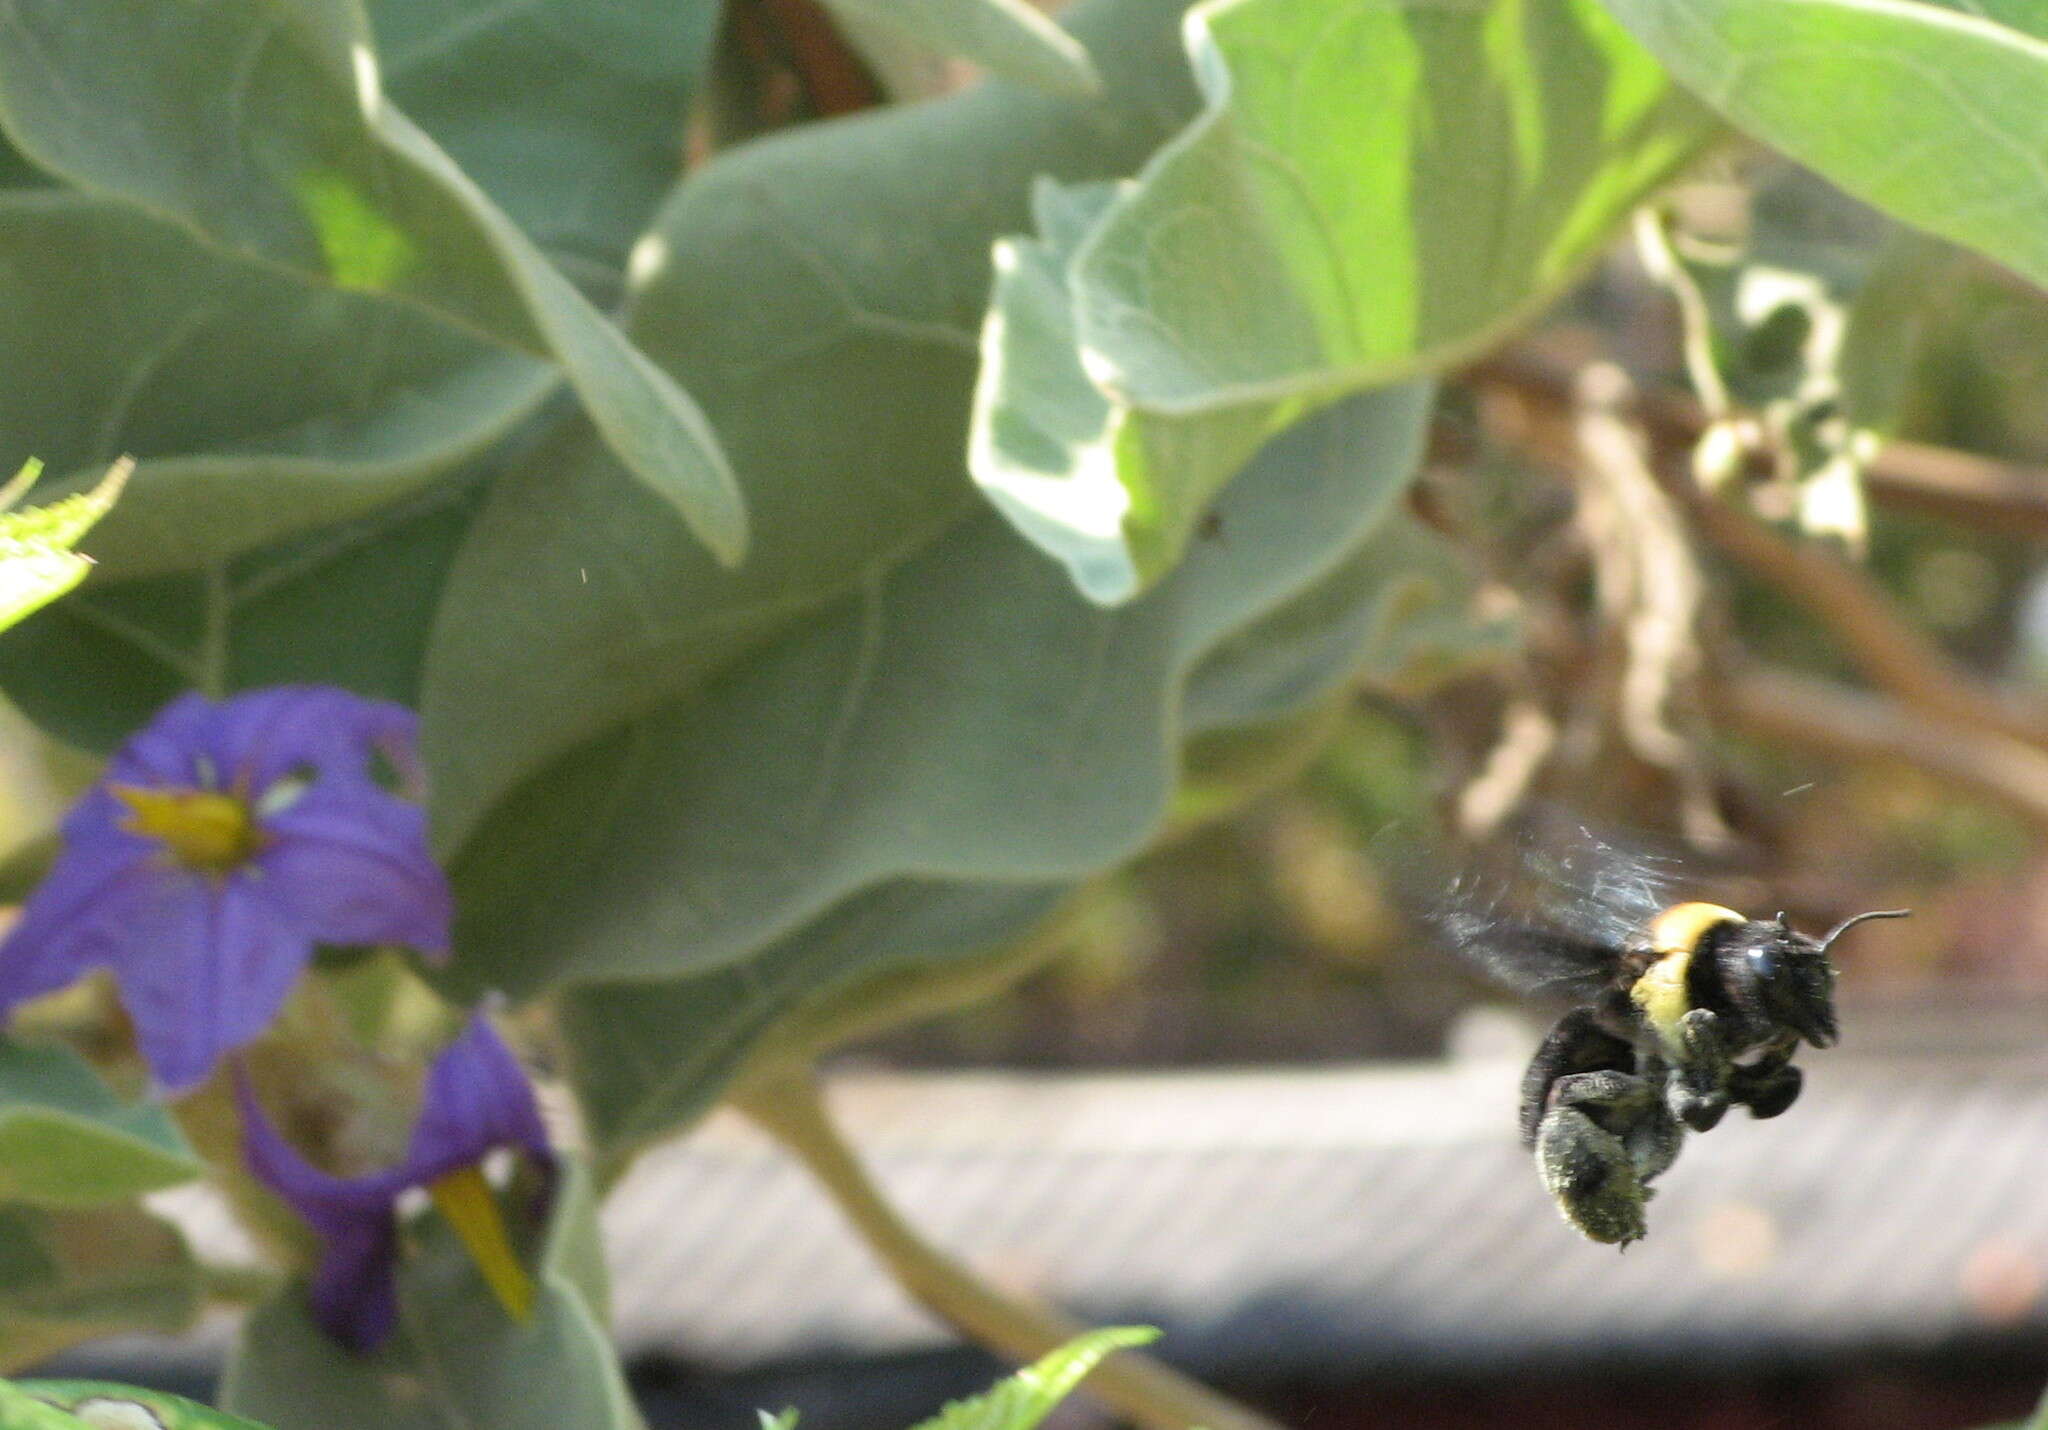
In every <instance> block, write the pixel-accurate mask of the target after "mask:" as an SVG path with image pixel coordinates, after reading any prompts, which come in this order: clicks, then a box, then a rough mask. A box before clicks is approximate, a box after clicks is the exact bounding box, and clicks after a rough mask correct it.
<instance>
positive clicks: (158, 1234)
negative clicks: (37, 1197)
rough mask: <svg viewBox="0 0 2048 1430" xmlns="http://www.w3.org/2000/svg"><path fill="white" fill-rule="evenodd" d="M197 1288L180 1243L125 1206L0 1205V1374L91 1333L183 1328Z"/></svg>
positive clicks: (195, 1269)
mask: <svg viewBox="0 0 2048 1430" xmlns="http://www.w3.org/2000/svg"><path fill="white" fill-rule="evenodd" d="M199 1290H200V1287H199V1268H198V1266H197V1264H196V1263H195V1262H194V1261H193V1260H192V1258H191V1255H190V1253H188V1252H187V1251H186V1249H185V1242H184V1238H182V1237H181V1236H179V1235H178V1233H177V1232H176V1231H175V1230H173V1229H172V1228H171V1227H169V1226H167V1225H166V1224H165V1223H163V1222H161V1221H158V1220H157V1219H156V1218H155V1217H152V1216H149V1215H148V1214H146V1213H144V1212H142V1211H139V1210H137V1209H136V1208H134V1207H97V1208H94V1209H92V1210H90V1211H49V1210H44V1209H42V1208H39V1207H24V1206H8V1205H0V1371H6V1370H13V1369H20V1368H21V1367H23V1366H28V1365H33V1364H35V1363H36V1362H38V1361H41V1360H44V1359H46V1358H48V1357H49V1356H52V1355H54V1354H56V1353H57V1352H58V1351H60V1350H63V1349H64V1348H65V1347H67V1346H72V1345H76V1344H78V1343H79V1342H80V1341H86V1340H91V1339H93V1338H94V1337H96V1336H107V1335H114V1334H117V1333H120V1332H125V1331H157V1332H162V1333H166V1334H168V1333H171V1332H176V1331H180V1330H183V1329H184V1328H185V1327H186V1326H187V1325H189V1324H190V1323H191V1321H192V1318H193V1317H194V1316H195V1315H197V1314H198V1311H199V1300H200V1297H199Z"/></svg>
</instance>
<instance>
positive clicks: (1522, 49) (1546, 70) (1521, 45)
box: [1073, 0, 1711, 412]
mask: <svg viewBox="0 0 2048 1430" xmlns="http://www.w3.org/2000/svg"><path fill="white" fill-rule="evenodd" d="M1188 36H1189V46H1190V49H1191V50H1192V52H1193V57H1194V64H1195V73H1196V75H1197V77H1198V78H1199V80H1200V82H1201V84H1202V87H1203V92H1204V98H1205V100H1206V101H1207V110H1206V112H1205V113H1204V115H1203V116H1202V118H1201V119H1200V120H1199V121H1198V122H1197V123H1196V124H1195V125H1194V126H1192V127H1191V128H1190V129H1189V130H1188V131H1187V132H1186V133H1185V134H1183V135H1182V136H1181V137H1180V138H1179V139H1177V140H1176V141H1175V142H1174V143H1173V144H1172V145H1170V146H1169V147H1168V148H1167V149H1166V150H1165V151H1163V152H1162V153H1161V154H1160V155H1159V157H1158V158H1157V159H1155V160H1154V161H1153V162H1152V163H1151V164H1149V165H1147V166H1146V169H1145V172H1144V174H1143V175H1142V176H1141V177H1140V178H1139V180H1138V182H1137V184H1136V185H1135V186H1134V187H1133V188H1132V189H1131V190H1130V192H1129V193H1128V194H1127V195H1126V196H1125V197H1124V198H1123V199H1121V200H1120V201H1119V203H1118V204H1117V206H1116V207H1115V208H1114V209H1113V210H1112V211H1111V212H1110V213H1109V215H1108V216H1107V217H1106V218H1105V219H1103V220H1102V222H1101V223H1100V224H1098V225H1097V226H1096V228H1095V229H1094V231H1093V232H1092V233H1091V234H1090V236H1089V238H1088V240H1087V242H1086V243H1085V244H1084V245H1083V248H1082V251H1081V253H1080V254H1079V255H1078V256H1077V258H1076V260H1075V264H1074V275H1073V277H1074V285H1075V288H1076V290H1077V294H1078V322H1079V328H1080V334H1081V344H1082V347H1083V348H1084V350H1086V351H1087V352H1088V354H1089V361H1090V365H1091V369H1092V370H1093V371H1094V373H1095V374H1096V376H1097V378H1098V380H1099V381H1101V382H1102V383H1103V384H1104V386H1106V387H1108V388H1109V389H1111V390H1112V391H1114V392H1116V393H1117V394H1118V395H1119V396H1121V397H1122V398H1124V399H1125V400H1127V401H1129V402H1131V403H1134V404H1136V405H1139V406H1144V407H1153V408H1158V409H1160V410H1162V411H1169V412H1184V411H1189V410H1198V409H1206V408H1209V407H1212V406H1215V405H1217V404H1218V403H1219V402H1225V401H1233V400H1234V401H1243V400H1246V399H1248V398H1253V397H1275V396H1283V395H1297V394H1316V393H1327V392H1330V391H1333V390H1342V389H1344V388H1347V387H1354V386H1357V385H1359V384H1362V383H1370V382H1384V381H1387V380H1389V379H1392V378H1398V377H1404V376H1408V375H1411V374H1413V373H1414V372H1416V371H1417V370H1418V369H1422V368H1436V367H1441V366H1443V365H1444V364H1445V363H1447V362H1449V361H1451V360H1453V359H1454V358H1456V357H1457V356H1459V355H1461V354H1465V353H1469V352H1470V351H1472V350H1473V349H1474V348H1475V347H1479V346H1482V345H1484V344H1485V343H1487V342H1489V341H1491V340H1493V339H1494V338H1495V337H1497V336H1498V335H1499V334H1500V333H1501V332H1502V331H1503V330H1504V329H1505V328H1507V327H1508V326H1510V325H1512V324H1514V323H1516V322H1519V321H1522V320H1524V319H1526V318H1527V317H1528V316H1529V315H1530V314H1531V313H1533V312H1534V311H1535V309H1536V308H1538V307H1540V306H1541V305H1542V304H1543V303H1545V302H1547V301H1549V299H1550V298H1551V297H1552V296H1554V295H1555V294H1556V292H1557V291H1558V289H1559V287H1560V286H1561V285H1563V284H1564V283H1565V282H1566V281H1568V280H1569V279H1570V278H1571V277H1573V276H1574V275H1575V274H1576V273H1577V272H1578V271H1579V270H1580V268H1581V267H1583V265H1584V264H1585V262H1586V260H1587V259H1588V258H1590V257H1591V256H1592V255H1593V254H1595V253H1596V252H1598V251H1599V249H1600V248H1601V247H1602V246H1603V245H1604V244H1605V243H1606V241H1607V237H1608V235H1609V233H1610V231H1611V230H1612V228H1613V226H1614V224H1615V223H1616V221H1617V220H1619V219H1620V218H1622V217H1623V216H1624V215H1625V214H1626V213H1627V212H1628V211H1629V209H1630V208H1632V207H1633V206H1634V205H1635V204H1636V203H1637V202H1638V201H1639V200H1640V199H1641V198H1642V196H1643V194H1644V193H1645V191H1646V190H1648V189H1649V188H1650V187H1652V186H1653V185H1655V184H1657V183H1658V182H1660V181H1661V180H1663V179H1664V178H1666V177H1667V176H1668V175H1670V173H1671V172H1672V171H1673V170H1674V169H1675V168H1676V167H1677V166H1678V165H1679V164H1680V163H1682V162H1683V161H1684V160H1685V159H1687V158H1688V157H1690V156H1691V155H1692V154H1693V153H1694V152H1695V151H1696V150H1697V149H1698V148H1699V146H1700V144H1701V142H1702V141H1703V140H1704V139H1705V138H1706V137H1707V136H1708V135H1709V133H1710V132H1711V123H1710V120H1709V119H1708V117H1707V115H1706V114H1705V112H1704V111H1702V110H1701V109H1700V107H1699V106H1698V105H1697V104H1695V103H1693V102H1692V101H1691V100H1690V99H1688V98H1687V97H1686V96H1684V95H1683V94H1682V93H1680V92H1678V91H1676V90H1674V89H1673V88H1672V87H1671V86H1670V85H1669V83H1668V82H1667V81H1666V80H1665V79H1664V76H1663V73H1662V71H1661V70H1660V69H1659V67H1658V65H1657V63H1656V61H1655V60H1653V59H1652V58H1651V57H1650V56H1649V55H1647V54H1646V53H1644V52H1643V51H1642V50H1641V49H1640V48H1638V47H1637V45H1636V44H1635V43H1634V41H1632V40H1631V39H1630V38H1629V37H1628V36H1627V35H1626V34H1625V33H1624V32H1623V31H1622V30H1621V29H1620V27H1619V26H1617V25H1616V24H1615V23H1614V22H1613V21H1612V20H1611V19H1609V18H1608V17H1607V15H1606V14H1605V13H1604V12H1603V11H1602V10H1601V9H1600V7H1599V5H1598V4H1597V3H1595V0H1484V3H1477V4H1469V5H1442V4H1435V3H1426V0H1417V2H1416V3H1395V4H1390V3H1387V0H1227V2H1226V3H1222V4H1214V5H1209V6H1205V7H1203V8H1202V9H1200V10H1197V11H1196V12H1194V14H1193V16H1192V17H1191V20H1190V24H1189V28H1188Z"/></svg>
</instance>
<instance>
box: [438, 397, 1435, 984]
mask: <svg viewBox="0 0 2048 1430" xmlns="http://www.w3.org/2000/svg"><path fill="white" fill-rule="evenodd" d="M1427 406H1428V394H1427V393H1426V392H1425V391H1422V390H1420V389H1416V388H1402V389H1391V390H1388V391H1386V392H1381V393H1373V394H1365V395H1362V396H1361V397H1359V398H1356V399H1352V400H1350V401H1348V402H1347V403H1344V404H1341V405H1339V406H1337V407H1334V408H1331V409H1328V410H1327V411H1326V412H1325V413H1323V414H1321V415H1320V416H1319V417H1318V418H1317V419H1315V420H1313V421H1311V422H1309V423H1304V424H1302V425H1300V426H1297V427H1296V428H1294V429H1291V430H1290V431H1289V432H1287V433H1285V434H1283V435H1282V436H1281V437H1280V438H1278V439H1276V440H1275V442H1274V443H1272V444H1271V445H1269V446H1268V448H1267V449H1266V451H1265V452H1264V453H1262V454H1261V456H1260V457H1259V458H1258V459H1256V460H1255V461H1254V462H1253V464H1252V465H1251V466H1250V467H1249V468H1248V469H1247V470H1246V472H1245V474H1244V475H1243V476H1241V477H1240V478H1239V479H1238V482H1237V483H1236V484H1234V485H1233V487H1232V489H1231V491H1230V492H1229V493H1228V494H1227V495H1226V498H1225V500H1224V502H1223V503H1222V504H1221V505H1220V506H1219V511H1221V512H1222V513H1223V519H1224V522H1225V529H1226V530H1227V532H1228V538H1227V539H1226V540H1223V541H1218V542H1214V543H1211V544H1210V546H1209V547H1208V548H1207V549H1206V550H1205V552H1204V553H1203V555H1204V559H1203V560H1201V561H1199V562H1192V561H1191V562H1189V563H1185V564H1184V566H1183V568H1182V569H1181V570H1180V571H1177V572H1175V574H1174V577H1173V578H1172V579H1171V580H1169V581H1167V582H1163V583H1161V585H1160V586H1159V588H1157V589H1156V590H1155V591H1154V592H1152V593H1151V594H1150V595H1149V596H1148V597H1146V598H1145V599H1144V600H1141V601H1136V602H1133V603H1131V604H1130V605H1128V606H1125V607H1122V608H1120V609H1119V610H1117V611H1115V612H1104V611H1102V610H1100V609H1098V608H1095V607H1093V606H1090V605H1089V604H1088V603H1086V602H1085V601H1082V600H1081V599H1080V598H1078V597H1077V596H1076V595H1075V594H1074V593H1073V591H1072V589H1071V587H1069V586H1068V585H1067V583H1066V582H1065V580H1064V579H1063V578H1062V577H1061V575H1060V573H1059V572H1058V570H1057V569H1056V568H1054V567H1052V566H1051V565H1050V564H1049V563H1047V562H1046V561H1044V560H1043V558H1041V557H1040V556H1038V555H1037V554H1036V553H1035V552H1033V551H1031V550H1030V549H1029V548H1027V547H1025V546H1024V545H1023V544H1022V543H1020V542H1018V541H1017V540H1016V538H1015V537H1014V536H1013V535H1012V534H1011V533H1010V532H1009V530H1008V528H1007V527H1006V526H1004V525H1003V523H1002V522H1001V521H1000V520H998V519H997V518H996V517H995V516H994V515H993V513H987V514H982V515H979V516H977V517H974V518H973V519H969V520H965V521H962V522H961V523H959V524H958V525H957V526H956V527H955V528H954V529H952V530H951V531H949V532H947V533H946V535H945V538H944V539H943V540H939V541H936V542H933V543H931V544H930V545H929V546H927V547H926V548H924V549H922V550H919V551H917V552H915V553H913V554H911V555H909V556H908V557H907V558H906V559H904V560H903V561H901V562H900V563H898V564H896V565H894V566H892V567H889V568H887V569H884V570H882V571H879V572H878V573H877V575H876V576H875V578H874V579H873V580H872V581H871V582H870V583H868V584H867V585H866V586H865V587H864V588H863V589H862V590H860V591H859V592H857V593H855V594H854V595H852V596H850V597H848V598H845V599H842V600H840V601H838V602H835V603H834V604H832V605H831V606H829V607H827V608H825V609H824V610H823V611H820V612H818V613H817V614H815V615H812V616H811V617H810V618H809V619H806V620H804V621H803V622H801V623H799V624H798V625H796V626H795V627H794V628H793V629H791V630H790V631H788V632H787V633H786V634H784V635H783V636H781V637H780V638H779V639H777V640H775V641H774V642H772V643H770V644H765V645H764V646H763V647H762V648H761V649H760V650H758V651H757V652H755V653H753V655H752V656H751V658H749V659H748V660H746V661H744V662H740V663H737V664H736V665H735V667H734V669H733V670H732V671H731V672H730V673H728V674H726V675H725V676H723V677H722V678H720V679H718V680H715V681H713V682H711V683H710V684H708V685H707V686H706V687H705V689H704V690H703V691H701V692H699V693H697V694H696V695H694V696H686V697H684V698H683V699H681V700H675V701H671V702H669V703H667V704H665V705H662V706H659V707H657V708H655V709H653V710H651V711H649V712H647V713H645V714H641V715H636V716H634V717H632V718H631V719H629V720H628V721H626V722H624V723H623V724H621V725H620V726H619V727H617V728H616V729H614V730H613V731H611V732H608V733H607V734H605V735H604V736H603V737H601V738H600V739H598V740H596V741H594V742H592V743H590V744H589V745H587V746H585V747H583V748H581V749H579V750H577V751H576V752H574V753H573V754H572V755H570V756H569V757H568V758H566V759H564V760H563V761H561V762H560V763H559V764H558V765H557V766H556V767H554V768H553V769H551V770H549V771H548V772H547V773H546V774H545V775H543V776H542V777H540V778H537V779H535V780H533V781H531V782H529V783H528V784H527V785H526V786H525V787H523V788H522V789H520V790H519V791H518V792H517V793H516V794H515V795H514V796H513V797H512V798H511V799H509V800H508V801H506V802H505V804H504V805H502V806H501V807H500V808H499V809H498V810H496V811H494V812H493V814H492V815H491V816H490V817H489V818H488V819H487V820H486V821H485V822H484V823H483V824H482V825H481V826H479V828H478V829H477V832H476V833H475V835H474V836H473V838H472V839H471V840H470V841H469V842H468V844H467V846H466V847H465V848H464V849H463V850H462V851H461V852H460V854H459V855H458V856H457V857H456V859H455V861H454V863H453V865H452V866H451V873H452V876H453V878H454V880H455V883H456V888H457V893H458V897H457V904H458V908H459V909H460V910H461V911H462V912H461V914H460V915H459V917H458V923H457V932H456V956H455V959H454V961H453V963H452V964H451V965H450V967H449V969H448V970H447V972H446V974H445V975H444V977H446V978H447V979H448V980H449V981H450V982H451V983H452V985H453V986H455V987H456V988H457V989H458V990H459V991H461V992H462V993H463V994H464V996H467V994H468V993H470V992H474V991H477V990H479V989H481V988H483V987H488V986H498V987H502V988H505V989H507V990H508V991H511V992H513V993H515V994H518V995H524V994H528V993H531V992H534V991H537V990H538V989H539V988H541V987H543V986H545V985H546V984H548V983H550V982H553V981H557V980H561V979H565V978H582V979H603V978H620V977H647V976H657V977H658V976H661V975H664V974H669V975H673V974H676V973H680V972H684V971H688V970H692V969H695V970H704V969H710V968H716V967H720V966H723V965H726V964H730V963H732V962H735V961H736V960H738V959H740V958H743V957H746V956H748V955H749V954H750V953H752V952H753V951H755V950H757V949H759V948H761V947H763V946H765V945H767V944H769V943H771V942H772V941H774V940H775V939H778V938H780V937H782V936H783V935H785V934H786V933H788V932H789V931H791V930H792V929H795V928H799V927H801V926H802V925H803V924H805V923H807V922H809V921H810V920H811V919H813V918H816V917H817V916H818V915H820V914H821V913H823V912H824V911H825V910H826V909H828V908H829V907H831V906H832V905H833V904H835V903H837V902H839V901H840V900H841V899H844V898H847V897H850V896H851V895H853V894H855V893H857V892H859V891H860V890H862V889H864V888H867V887H870V886H873V885H876V884H882V883H887V882H889V881H891V880H894V879H898V878H904V877H921V878H931V879H940V880H946V881H959V882H969V883H972V882H984V881H1002V882H1014V883H1030V882H1057V881H1063V880H1071V879H1074V878H1077V877H1081V876H1083V875H1086V874H1088V873H1091V872H1093V871H1094V870H1096V869H1098V868H1100V867H1102V866H1103V865H1106V864H1110V863H1114V862H1117V861H1120V860H1121V859H1123V858H1125V857H1128V856H1129V855H1130V854H1131V853H1133V852H1135V851H1136V850H1137V849H1138V848H1140V847H1142V846H1143V845H1144V844H1145V843H1146V842H1147V841H1148V840H1149V839H1150V838H1151V837H1152V836H1153V834H1154V833H1155V832H1156V831H1157V829H1158V827H1159V824H1160V821H1161V820H1162V818H1163V817H1164V815H1165V812H1166V809H1167V806H1168V803H1169V801H1170V799H1171V795H1172V789H1173V784H1174V779H1175V774H1176V766H1177V763H1178V742H1179V739H1180V735H1181V730H1182V728H1183V718H1184V710H1183V706H1182V694H1181V693H1182V690H1183V687H1184V685H1185V682H1186V681H1187V679H1188V677H1189V674H1190V673H1191V672H1192V671H1193V670H1194V669H1195V668H1196V667H1198V666H1199V665H1200V664H1201V663H1202V662H1203V660H1204V659H1205V658H1206V657H1207V656H1208V655H1209V654H1210V653H1211V651H1212V650H1213V649H1214V648H1215V647H1217V646H1218V645H1219V644H1221V643H1223V642H1225V641H1227V640H1228V639H1229V638H1230V637H1231V636H1232V635H1233V634H1235V633H1236V632H1237V631H1238V630H1239V629H1241V628H1243V627H1244V626H1246V625H1248V624H1249V623H1251V622H1253V621H1255V620H1257V619H1258V618H1260V617H1261V616H1264V615H1266V614H1269V613H1271V612H1273V611H1275V610H1277V609H1279V608H1281V607H1282V606H1284V605H1285V604H1286V603H1287V602H1288V601H1289V600H1291V599H1293V598H1295V597H1296V596H1298V595H1300V594H1302V593H1303V592H1304V591H1306V590H1308V589H1309V588H1311V587H1313V585H1314V584H1315V583H1316V582H1317V581H1318V580H1319V579H1321V578H1322V577H1324V576H1325V575H1327V574H1330V573H1331V572H1332V571H1333V570H1337V569H1341V568H1342V566H1343V565H1344V563H1345V561H1346V558H1348V557H1350V556H1352V555H1354V554H1356V552H1357V551H1358V550H1359V548H1360V547H1361V546H1362V545H1363V544H1364V543H1365V542H1366V541H1367V540H1368V539H1369V538H1370V537H1371V536H1372V534H1373V533H1374V532H1375V531H1376V530H1377V529H1378V527H1379V525H1380V523H1381V521H1382V519H1383V518H1384V516H1385V515H1386V514H1387V513H1388V512H1389V511H1390V510H1391V509H1392V507H1393V505H1394V503H1395V502H1396V501H1397V500H1398V497H1399V495H1400V492H1401V490H1402V488H1403V486H1404V485H1405V483H1406V482H1407V479H1408V477H1409V475H1410V473H1411V472H1412V470H1413V465H1414V462H1415V458H1416V455H1417V450H1418V443H1419V439H1420V435H1421V425H1422V420H1423V418H1424V416H1425V414H1426V412H1427ZM1017 651H1029V652H1031V658H1030V659H1029V660H1019V659H1016V658H1015V657H1014V653H1015V652H1017ZM940 672H943V675H942V676H941V675H940V674H939V673H940ZM1341 674H1342V673H1331V672H1326V673H1325V677H1324V679H1325V683H1326V684H1327V681H1328V680H1330V679H1332V678H1341ZM430 679H431V666H430ZM427 709H428V711H429V714H430V717H431V715H432V713H433V712H434V711H435V709H436V705H435V701H434V692H433V691H432V689H431V688H430V690H429V698H428V705H427ZM451 728H452V729H453V730H465V729H466V730H468V731H470V732H471V737H472V738H475V734H476V732H477V731H478V730H479V729H481V728H483V720H482V719H481V718H474V719H470V720H468V721H467V722H456V723H454V724H453V725H452V727H451ZM966 770H972V771H973V772H974V777H973V778H972V779H963V778H962V773H961V772H962V771H966ZM878 956H879V952H878Z"/></svg>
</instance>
